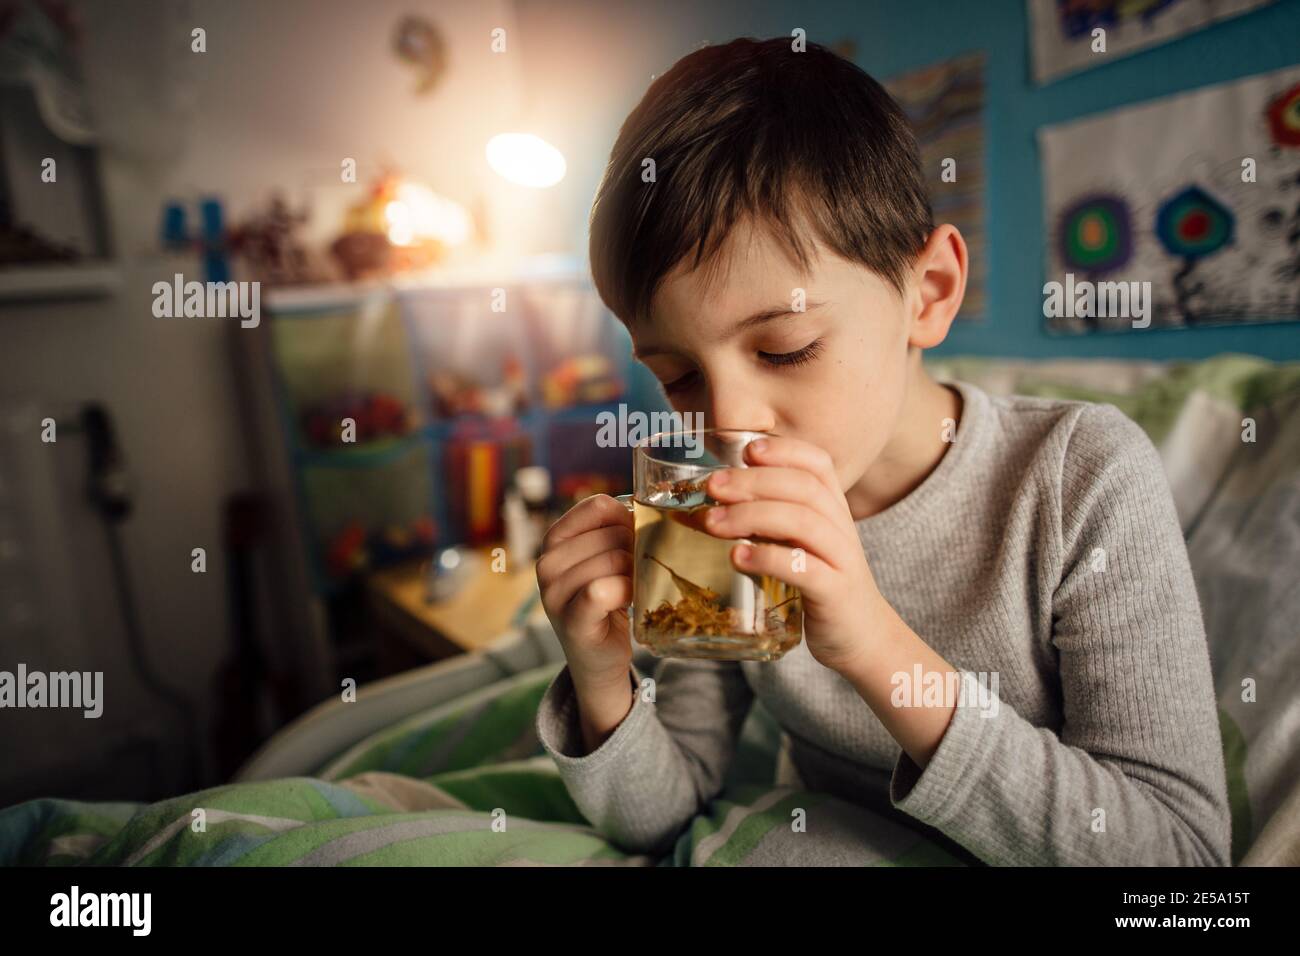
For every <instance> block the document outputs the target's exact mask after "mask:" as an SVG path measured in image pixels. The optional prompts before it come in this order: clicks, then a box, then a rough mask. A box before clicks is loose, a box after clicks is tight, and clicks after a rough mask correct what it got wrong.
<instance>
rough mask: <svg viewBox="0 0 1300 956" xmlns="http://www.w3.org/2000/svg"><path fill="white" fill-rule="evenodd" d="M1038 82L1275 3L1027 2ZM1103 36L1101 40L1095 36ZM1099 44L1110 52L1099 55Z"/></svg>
mask: <svg viewBox="0 0 1300 956" xmlns="http://www.w3.org/2000/svg"><path fill="white" fill-rule="evenodd" d="M1027 2H1028V4H1029V38H1030V44H1031V46H1032V51H1031V52H1032V54H1033V62H1034V79H1035V80H1036V81H1037V82H1039V83H1047V82H1050V81H1051V80H1055V79H1059V78H1060V77H1062V76H1064V75H1066V74H1067V73H1076V72H1078V71H1079V70H1087V69H1090V68H1092V67H1094V66H1101V65H1102V64H1103V63H1109V62H1111V61H1113V60H1117V59H1119V58H1120V57H1125V56H1129V55H1131V54H1133V53H1137V52H1138V51H1139V50H1144V49H1146V48H1147V47H1152V46H1156V45H1158V44H1161V43H1167V42H1168V41H1170V40H1172V39H1174V38H1175V37H1180V36H1183V35H1184V34H1186V33H1194V32H1195V31H1197V30H1203V29H1205V28H1206V27H1207V26H1209V25H1210V24H1212V23H1216V22H1217V21H1219V20H1226V19H1228V18H1229V17H1235V16H1238V15H1240V14H1242V13H1245V12H1247V11H1248V10H1254V9H1255V8H1257V7H1262V6H1265V5H1267V4H1270V3H1273V2H1274V0H1027ZM1097 30H1102V31H1104V35H1103V36H1101V37H1099V35H1098V34H1097V33H1096V32H1095V31H1097ZM1099 39H1104V42H1105V47H1104V50H1103V49H1099Z"/></svg>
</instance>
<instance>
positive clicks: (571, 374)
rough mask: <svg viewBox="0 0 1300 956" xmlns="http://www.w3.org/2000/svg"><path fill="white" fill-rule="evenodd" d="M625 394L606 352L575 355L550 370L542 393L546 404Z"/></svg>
mask: <svg viewBox="0 0 1300 956" xmlns="http://www.w3.org/2000/svg"><path fill="white" fill-rule="evenodd" d="M621 394H623V382H622V380H621V379H620V378H619V377H618V375H617V374H616V373H615V372H614V366H613V363H612V362H611V361H610V360H609V357H608V356H606V355H601V354H599V353H596V354H591V355H573V356H570V357H569V358H566V359H565V360H564V361H562V362H561V363H560V364H559V365H557V366H556V367H555V368H553V369H551V371H550V372H549V373H547V375H546V378H545V379H543V380H542V397H543V400H544V401H545V402H546V406H547V408H553V409H554V408H567V407H568V406H570V405H587V404H596V403H599V402H609V401H613V400H614V399H616V398H618V396H620V395H621Z"/></svg>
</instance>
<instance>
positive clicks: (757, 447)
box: [749, 438, 767, 455]
mask: <svg viewBox="0 0 1300 956" xmlns="http://www.w3.org/2000/svg"><path fill="white" fill-rule="evenodd" d="M749 447H750V448H752V449H754V451H756V452H758V453H759V454H760V455H761V454H762V453H763V452H765V451H767V439H766V438H755V439H754V440H753V441H752V442H750V443H749Z"/></svg>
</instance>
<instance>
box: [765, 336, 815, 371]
mask: <svg viewBox="0 0 1300 956" xmlns="http://www.w3.org/2000/svg"><path fill="white" fill-rule="evenodd" d="M821 350H822V340H821V339H814V340H813V341H812V342H810V343H808V344H807V345H805V346H804V347H803V348H801V349H798V350H796V351H794V352H759V353H758V354H759V356H761V357H762V359H763V361H764V362H767V363H768V364H769V365H803V364H804V363H806V362H811V361H812V360H813V359H814V358H816V357H817V354H818V353H819V352H821Z"/></svg>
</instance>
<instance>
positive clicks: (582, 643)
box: [537, 494, 634, 689]
mask: <svg viewBox="0 0 1300 956" xmlns="http://www.w3.org/2000/svg"><path fill="white" fill-rule="evenodd" d="M633 527H634V523H633V519H632V512H631V511H629V510H628V508H627V506H625V505H624V504H623V503H622V502H620V501H616V500H614V499H613V498H611V497H610V496H609V495H603V494H598V495H592V496H590V497H588V498H584V499H583V500H582V501H579V502H578V503H577V504H576V505H574V506H573V507H572V508H570V509H569V510H568V512H566V513H565V515H564V516H563V517H562V518H560V519H559V520H558V521H556V522H555V524H553V525H551V527H550V529H549V530H548V531H547V532H546V536H545V537H544V538H543V539H542V551H541V554H540V555H539V557H538V559H537V587H538V589H539V591H540V592H541V597H542V607H543V608H544V609H545V611H546V616H547V617H548V618H549V619H550V622H551V626H552V627H553V628H555V633H556V636H557V637H559V639H560V645H561V647H563V648H564V656H565V657H566V658H567V659H568V662H569V673H570V674H571V675H572V677H573V682H574V686H575V687H577V688H592V689H596V688H605V687H619V686H620V684H621V687H622V688H623V689H626V688H628V686H629V679H628V670H629V668H630V666H631V664H632V639H631V635H630V633H629V631H628V617H627V608H628V605H630V604H631V603H632V531H633Z"/></svg>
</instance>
